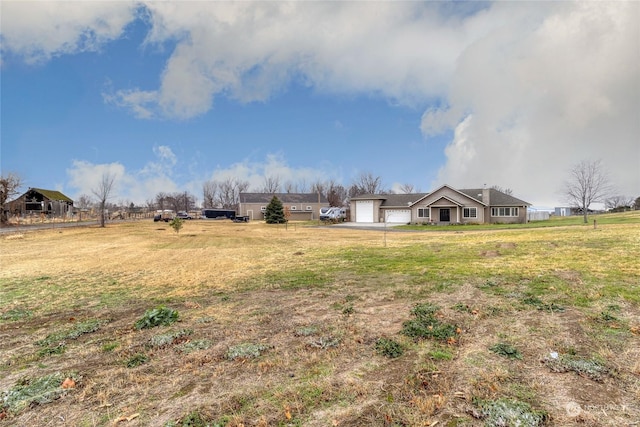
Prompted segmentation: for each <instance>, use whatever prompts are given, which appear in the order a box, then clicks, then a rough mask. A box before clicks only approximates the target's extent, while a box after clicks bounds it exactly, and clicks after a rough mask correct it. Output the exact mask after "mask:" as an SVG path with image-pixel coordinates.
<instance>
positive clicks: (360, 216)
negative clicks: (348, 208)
mask: <svg viewBox="0 0 640 427" xmlns="http://www.w3.org/2000/svg"><path fill="white" fill-rule="evenodd" d="M356 222H373V201H371V200H358V201H356Z"/></svg>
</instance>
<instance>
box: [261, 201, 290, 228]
mask: <svg viewBox="0 0 640 427" xmlns="http://www.w3.org/2000/svg"><path fill="white" fill-rule="evenodd" d="M264 219H265V221H266V222H267V224H284V223H285V222H287V219H286V218H285V217H284V208H283V207H282V202H281V201H280V199H278V198H277V197H276V196H273V198H272V199H271V201H270V202H269V204H268V205H267V207H266V209H265V211H264Z"/></svg>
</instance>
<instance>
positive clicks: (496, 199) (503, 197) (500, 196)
mask: <svg viewBox="0 0 640 427" xmlns="http://www.w3.org/2000/svg"><path fill="white" fill-rule="evenodd" d="M458 191H459V192H461V193H464V194H465V195H467V196H469V197H471V198H472V199H476V200H478V201H480V202H483V203H485V204H486V201H483V200H482V188H472V189H464V190H458ZM489 202H490V205H491V206H525V205H526V206H531V203H527V202H525V201H524V200H520V199H518V198H517V197H513V196H510V195H509V194H505V193H503V192H502V191H498V190H496V189H494V188H490V189H489Z"/></svg>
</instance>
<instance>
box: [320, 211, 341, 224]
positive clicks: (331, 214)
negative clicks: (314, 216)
mask: <svg viewBox="0 0 640 427" xmlns="http://www.w3.org/2000/svg"><path fill="white" fill-rule="evenodd" d="M323 209H324V208H323ZM346 218H347V210H346V209H345V208H337V207H333V208H329V209H327V210H326V212H324V213H323V212H322V209H321V210H320V219H321V220H322V221H335V222H340V221H344V220H345V219H346Z"/></svg>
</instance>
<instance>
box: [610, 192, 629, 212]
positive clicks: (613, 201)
mask: <svg viewBox="0 0 640 427" xmlns="http://www.w3.org/2000/svg"><path fill="white" fill-rule="evenodd" d="M633 203H634V201H633V198H631V197H627V196H620V195H618V196H611V197H608V198H607V199H605V201H604V207H605V208H606V209H609V210H612V211H615V212H619V211H625V210H631V206H633Z"/></svg>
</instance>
